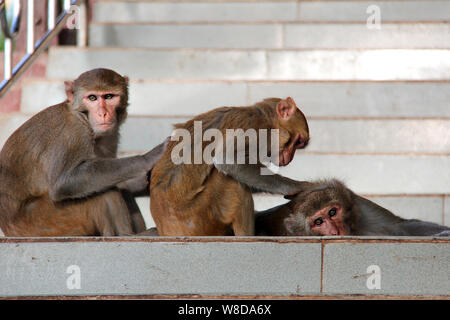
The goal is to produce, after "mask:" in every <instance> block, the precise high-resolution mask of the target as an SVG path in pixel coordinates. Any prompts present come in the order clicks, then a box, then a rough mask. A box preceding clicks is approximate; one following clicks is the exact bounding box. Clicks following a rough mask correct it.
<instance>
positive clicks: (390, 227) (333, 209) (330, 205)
mask: <svg viewBox="0 0 450 320" xmlns="http://www.w3.org/2000/svg"><path fill="white" fill-rule="evenodd" d="M288 198H291V199H292V200H291V201H290V202H288V203H286V204H283V205H280V206H277V207H274V208H271V209H268V210H265V211H261V212H257V213H256V214H255V225H256V233H257V235H260V236H263V235H265V236H450V228H448V227H446V226H442V225H438V224H435V223H431V222H425V221H420V220H416V219H404V218H401V217H398V216H396V215H394V214H393V213H392V212H390V211H389V210H387V209H385V208H383V207H381V206H379V205H377V204H375V203H374V202H372V201H370V200H368V199H366V198H363V197H361V196H359V195H357V194H356V193H354V192H353V191H351V190H350V189H349V188H347V187H346V186H345V185H344V184H343V183H342V182H341V181H339V180H336V179H332V180H328V181H318V182H315V183H311V186H310V188H308V189H306V190H305V191H303V192H301V193H299V194H297V195H295V196H294V197H288Z"/></svg>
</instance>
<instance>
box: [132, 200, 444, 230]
mask: <svg viewBox="0 0 450 320" xmlns="http://www.w3.org/2000/svg"><path fill="white" fill-rule="evenodd" d="M363 196H365V197H366V198H368V199H370V200H371V201H373V202H375V203H377V204H378V205H380V206H382V207H384V208H386V209H388V210H390V211H391V212H393V213H394V214H396V215H397V216H400V217H402V218H405V219H420V220H423V221H429V222H434V223H438V224H442V225H447V226H450V196H448V195H447V196H446V195H432V196H427V195H363ZM136 200H137V203H138V206H139V208H140V210H141V213H142V216H143V217H144V220H145V224H146V226H147V228H151V227H154V226H155V222H154V221H153V218H152V216H151V213H150V201H151V199H150V197H139V198H136ZM253 201H254V204H255V210H259V211H262V210H266V209H269V208H273V207H276V206H278V205H280V204H283V203H286V202H288V200H286V199H284V198H283V197H282V196H279V195H268V194H262V193H259V194H254V195H253Z"/></svg>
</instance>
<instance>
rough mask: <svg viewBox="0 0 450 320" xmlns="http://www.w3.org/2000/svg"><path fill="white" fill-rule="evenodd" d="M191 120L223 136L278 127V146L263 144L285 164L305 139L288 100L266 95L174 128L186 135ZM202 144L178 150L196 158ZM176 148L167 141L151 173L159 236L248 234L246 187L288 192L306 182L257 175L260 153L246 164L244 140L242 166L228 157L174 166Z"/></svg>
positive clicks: (250, 209)
mask: <svg viewBox="0 0 450 320" xmlns="http://www.w3.org/2000/svg"><path fill="white" fill-rule="evenodd" d="M197 121H199V122H200V123H201V126H202V127H201V130H202V131H201V133H202V134H205V132H206V130H208V129H214V130H217V131H219V132H220V133H221V137H223V139H224V140H226V138H230V136H231V134H230V133H229V132H228V131H227V129H242V130H243V131H245V132H248V131H247V130H249V131H251V129H254V130H255V132H256V130H259V129H279V138H278V150H270V148H269V153H270V154H272V153H273V152H274V155H275V158H277V159H279V164H280V165H281V166H285V165H287V164H288V163H289V162H291V160H292V159H293V158H294V153H295V151H296V150H297V149H300V148H304V147H305V146H306V145H307V143H308V141H309V129H308V124H307V122H306V118H305V116H304V115H303V113H302V112H301V111H300V109H298V108H297V106H296V104H295V102H294V100H293V99H292V98H287V99H279V98H270V99H265V100H264V101H262V102H259V103H257V104H255V105H253V106H250V107H222V108H218V109H214V110H212V111H209V112H206V113H203V114H201V115H198V116H196V117H195V118H193V119H192V120H190V121H188V122H186V123H184V124H179V125H176V126H175V128H177V129H185V130H187V131H188V132H189V134H190V137H192V136H194V134H195V126H196V122H197ZM255 136H256V134H255ZM233 139H234V138H233ZM238 139H239V138H238ZM257 139H258V142H257V143H256V145H257V146H259V143H260V142H261V140H262V139H260V138H259V136H258V138H257ZM270 140H271V139H270ZM274 140H275V139H274ZM271 142H273V141H272V140H271ZM205 145H206V144H205V143H204V142H203V143H202V144H201V145H200V149H197V150H196V147H195V142H194V145H193V146H192V145H191V146H189V147H188V150H187V151H186V150H183V155H184V152H185V151H186V152H188V151H191V157H190V159H192V158H194V160H195V156H198V155H199V156H200V158H201V156H202V154H203V153H202V152H204V151H205V150H206V149H205ZM269 145H270V146H271V145H272V144H269ZM176 146H177V142H175V141H172V142H170V143H169V145H168V147H167V151H166V152H165V153H164V155H163V157H162V158H161V160H160V161H158V163H157V164H156V165H155V167H154V169H153V171H152V179H151V185H150V191H151V195H152V200H151V213H152V216H153V219H154V221H155V224H156V227H157V229H158V232H159V234H160V235H162V236H174V235H185V236H214V235H217V236H220V235H237V236H251V235H254V217H253V210H254V209H253V198H252V191H254V192H257V191H261V192H270V193H277V194H283V195H289V194H295V193H297V192H299V191H301V190H303V188H304V187H305V185H309V184H308V183H305V182H298V181H294V180H291V179H288V178H285V177H282V176H280V175H276V174H272V175H261V169H263V168H264V166H263V164H262V161H261V157H260V155H259V153H258V159H257V161H255V162H253V163H252V164H251V162H250V161H249V158H250V153H249V152H247V151H248V150H249V149H250V147H252V145H251V143H250V142H247V140H246V148H245V152H246V153H245V160H246V161H244V163H245V164H236V163H234V162H231V163H230V162H228V161H214V162H213V163H210V164H208V163H206V162H202V163H200V164H189V163H181V164H175V163H174V162H173V158H172V153H173V151H175V150H174V148H175V147H176ZM247 147H248V148H247ZM253 147H255V146H253ZM258 151H259V150H258ZM196 152H197V154H196ZM227 152H230V149H227V150H226V152H225V153H227ZM214 156H217V154H215V155H214ZM222 160H224V159H223V158H222ZM236 160H237V159H236ZM194 163H195V162H194Z"/></svg>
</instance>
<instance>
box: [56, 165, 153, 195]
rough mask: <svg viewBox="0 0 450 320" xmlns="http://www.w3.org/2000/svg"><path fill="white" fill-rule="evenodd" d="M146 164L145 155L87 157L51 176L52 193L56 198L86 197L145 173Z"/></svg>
mask: <svg viewBox="0 0 450 320" xmlns="http://www.w3.org/2000/svg"><path fill="white" fill-rule="evenodd" d="M146 167H147V166H146V162H145V160H144V156H134V157H129V158H120V159H114V158H111V159H98V158H94V159H89V160H84V161H81V162H80V163H79V164H78V165H76V166H75V167H74V168H72V169H69V170H64V171H62V173H61V174H60V175H59V176H57V177H54V178H53V179H52V180H53V183H52V184H51V187H50V190H49V196H50V198H51V199H52V200H53V201H62V200H66V199H75V198H83V197H86V196H89V195H92V194H94V193H98V192H102V191H105V190H107V189H110V188H112V187H114V186H116V185H117V184H119V183H120V182H123V181H126V180H129V179H134V178H136V177H137V176H139V175H142V174H146V170H145V168H146Z"/></svg>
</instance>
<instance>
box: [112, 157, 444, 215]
mask: <svg viewBox="0 0 450 320" xmlns="http://www.w3.org/2000/svg"><path fill="white" fill-rule="evenodd" d="M297 153H298V154H297V155H296V156H295V158H294V160H293V161H292V162H291V163H290V164H289V165H288V166H286V167H283V168H281V169H280V170H279V172H278V173H279V174H281V175H284V176H286V177H289V178H291V179H295V180H307V181H311V180H317V179H329V178H337V179H340V180H342V181H343V182H344V183H346V184H347V186H348V187H349V188H350V189H352V190H354V191H355V192H357V193H359V194H368V195H402V196H403V195H440V194H450V187H449V186H450V173H449V171H448V168H449V166H450V157H449V156H444V155H390V154H317V153H308V152H307V151H298V152H297ZM133 154H136V153H122V154H121V155H120V156H129V155H133ZM426 214H428V213H424V215H426Z"/></svg>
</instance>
